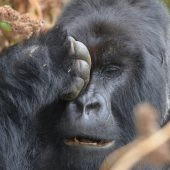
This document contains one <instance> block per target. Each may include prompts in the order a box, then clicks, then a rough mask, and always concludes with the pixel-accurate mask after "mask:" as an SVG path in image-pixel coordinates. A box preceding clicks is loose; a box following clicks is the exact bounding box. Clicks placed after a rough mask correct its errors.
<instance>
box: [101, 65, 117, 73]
mask: <svg viewBox="0 0 170 170" xmlns="http://www.w3.org/2000/svg"><path fill="white" fill-rule="evenodd" d="M103 72H104V73H106V74H114V73H118V72H120V66H118V65H107V66H106V67H104V70H103Z"/></svg>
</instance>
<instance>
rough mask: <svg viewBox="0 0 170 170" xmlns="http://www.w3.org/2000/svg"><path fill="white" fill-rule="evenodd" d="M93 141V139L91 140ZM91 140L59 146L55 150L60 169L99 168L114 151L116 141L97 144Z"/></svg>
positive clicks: (83, 169) (94, 169)
mask: <svg viewBox="0 0 170 170" xmlns="http://www.w3.org/2000/svg"><path fill="white" fill-rule="evenodd" d="M90 142H91V141H90ZM90 142H87V143H86V142H85V143H84V142H83V143H82V142H81V144H80V141H76V142H73V144H70V143H69V144H68V143H66V144H63V145H61V146H60V147H59V146H57V151H56V152H55V153H56V155H55V157H56V161H57V162H58V165H57V166H58V169H59V170H98V169H99V167H100V166H101V164H102V162H103V160H104V159H105V157H106V156H107V155H108V154H109V153H110V152H112V151H113V150H114V149H115V147H114V142H110V143H109V142H108V144H105V145H101V146H97V144H96V145H95V144H94V143H93V144H89V143H90Z"/></svg>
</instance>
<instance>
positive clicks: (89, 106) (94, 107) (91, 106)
mask: <svg viewBox="0 0 170 170" xmlns="http://www.w3.org/2000/svg"><path fill="white" fill-rule="evenodd" d="M100 107H101V105H100V103H99V102H94V103H89V104H87V105H86V109H87V110H88V111H90V110H99V109H100Z"/></svg>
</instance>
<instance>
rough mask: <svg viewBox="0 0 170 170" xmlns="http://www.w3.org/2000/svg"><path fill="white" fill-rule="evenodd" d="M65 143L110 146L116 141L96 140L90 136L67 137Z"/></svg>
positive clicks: (69, 144)
mask: <svg viewBox="0 0 170 170" xmlns="http://www.w3.org/2000/svg"><path fill="white" fill-rule="evenodd" d="M64 143H65V144H66V145H68V146H87V147H99V148H101V147H109V146H112V145H113V144H114V141H104V140H95V139H88V138H80V137H74V138H70V139H65V140H64Z"/></svg>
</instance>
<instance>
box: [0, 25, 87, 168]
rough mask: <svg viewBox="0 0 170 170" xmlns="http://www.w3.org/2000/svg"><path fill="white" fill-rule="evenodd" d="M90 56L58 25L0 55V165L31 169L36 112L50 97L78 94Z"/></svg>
mask: <svg viewBox="0 0 170 170" xmlns="http://www.w3.org/2000/svg"><path fill="white" fill-rule="evenodd" d="M79 47H80V48H79ZM79 49H80V50H79ZM77 56H78V57H77ZM89 57H90V56H89V53H88V50H87V49H86V47H85V46H84V45H83V44H81V43H80V42H77V41H75V40H74V39H73V38H69V39H68V38H67V36H66V34H65V33H63V32H62V31H61V29H59V28H57V29H53V30H51V31H50V32H48V33H47V34H46V35H42V36H40V37H39V38H37V39H32V40H29V41H27V42H25V43H23V44H19V45H16V46H14V47H12V48H10V49H9V50H8V52H6V53H5V54H4V55H3V56H1V58H0V136H1V137H0V169H5V170H8V169H10V170H11V169H13V170H15V169H16V170H18V169H19V170H22V169H24V170H25V169H32V168H33V163H31V161H32V160H33V159H35V155H36V154H37V152H38V150H37V147H36V146H37V142H38V141H37V139H36V134H35V133H36V131H35V128H34V120H35V116H36V113H37V112H38V111H39V110H40V109H41V108H43V107H45V106H46V105H48V104H49V103H51V102H53V101H54V100H60V99H62V100H72V99H74V98H75V97H77V95H78V94H79V92H80V91H81V89H82V88H83V87H84V86H85V85H86V84H87V81H88V78H89V76H88V75H87V74H84V72H85V73H87V72H90V65H89V64H88V63H90V62H89V61H90V59H89ZM80 65H83V66H84V67H81V68H80V67H79V66H80Z"/></svg>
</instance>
